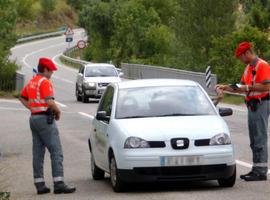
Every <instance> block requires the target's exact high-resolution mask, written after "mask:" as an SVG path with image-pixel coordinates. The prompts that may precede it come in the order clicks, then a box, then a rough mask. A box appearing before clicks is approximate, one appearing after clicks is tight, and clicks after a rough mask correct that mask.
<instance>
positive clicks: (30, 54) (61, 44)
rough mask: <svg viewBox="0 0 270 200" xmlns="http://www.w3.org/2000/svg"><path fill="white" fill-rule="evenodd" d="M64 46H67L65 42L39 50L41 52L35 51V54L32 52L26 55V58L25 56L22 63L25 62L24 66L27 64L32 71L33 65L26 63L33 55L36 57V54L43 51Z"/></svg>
mask: <svg viewBox="0 0 270 200" xmlns="http://www.w3.org/2000/svg"><path fill="white" fill-rule="evenodd" d="M64 44H65V42H62V43H60V44H54V45H51V46H48V47H45V48H42V49H39V50H37V51H33V52H31V53H28V54H25V56H24V57H23V59H22V62H23V64H25V65H26V66H27V67H28V68H31V69H32V68H33V67H32V66H31V65H29V64H28V63H27V62H26V59H27V57H29V56H32V55H34V54H36V53H39V52H41V51H44V50H47V49H50V48H54V47H57V46H63V45H64Z"/></svg>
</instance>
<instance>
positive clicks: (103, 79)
mask: <svg viewBox="0 0 270 200" xmlns="http://www.w3.org/2000/svg"><path fill="white" fill-rule="evenodd" d="M85 81H87V82H95V83H118V82H120V81H121V79H120V77H85Z"/></svg>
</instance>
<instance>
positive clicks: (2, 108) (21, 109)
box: [0, 107, 28, 111]
mask: <svg viewBox="0 0 270 200" xmlns="http://www.w3.org/2000/svg"><path fill="white" fill-rule="evenodd" d="M0 110H14V111H28V110H27V109H26V108H11V107H0Z"/></svg>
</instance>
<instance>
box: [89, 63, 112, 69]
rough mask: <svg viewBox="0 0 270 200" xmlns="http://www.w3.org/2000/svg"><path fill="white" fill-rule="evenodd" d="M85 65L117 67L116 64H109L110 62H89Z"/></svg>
mask: <svg viewBox="0 0 270 200" xmlns="http://www.w3.org/2000/svg"><path fill="white" fill-rule="evenodd" d="M85 67H113V68H115V66H114V65H112V64H108V63H89V64H86V65H85Z"/></svg>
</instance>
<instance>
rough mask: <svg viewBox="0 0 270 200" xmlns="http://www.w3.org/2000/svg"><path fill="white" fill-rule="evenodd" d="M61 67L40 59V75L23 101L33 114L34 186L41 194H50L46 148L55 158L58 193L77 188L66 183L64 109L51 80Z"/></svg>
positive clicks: (55, 179)
mask: <svg viewBox="0 0 270 200" xmlns="http://www.w3.org/2000/svg"><path fill="white" fill-rule="evenodd" d="M56 70H57V67H56V66H55V65H54V63H53V62H52V61H51V60H50V59H48V58H40V60H39V64H38V74H37V75H36V76H34V77H33V78H32V79H31V80H30V81H29V82H28V83H27V84H26V85H25V87H24V88H23V90H22V92H21V97H20V101H21V102H22V104H23V105H24V106H25V107H26V108H28V109H29V110H30V111H31V116H30V128H31V131H32V138H33V149H32V150H33V172H34V184H35V186H36V189H37V193H38V194H45V193H49V192H50V189H49V188H48V187H47V186H46V185H45V180H44V175H43V162H44V155H45V148H47V149H48V150H49V152H50V155H51V162H52V175H53V181H54V193H55V194H59V193H73V192H75V190H76V188H75V187H70V186H67V185H66V184H65V183H64V170H63V152H62V147H61V142H60V138H59V132H58V128H57V126H56V123H55V120H59V119H60V115H61V112H60V109H59V108H58V106H57V105H56V104H55V101H54V91H53V85H52V83H51V82H50V78H51V76H52V74H53V72H54V71H56Z"/></svg>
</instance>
